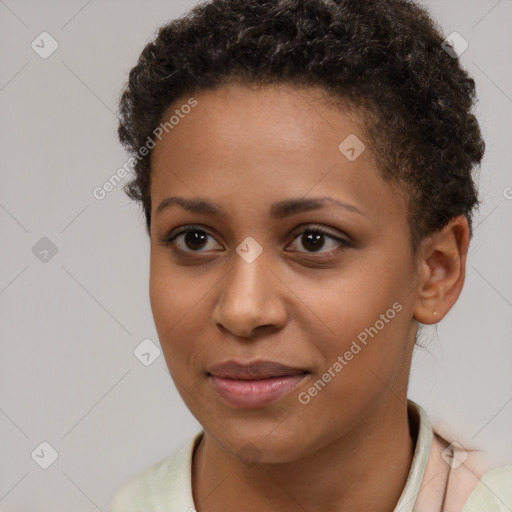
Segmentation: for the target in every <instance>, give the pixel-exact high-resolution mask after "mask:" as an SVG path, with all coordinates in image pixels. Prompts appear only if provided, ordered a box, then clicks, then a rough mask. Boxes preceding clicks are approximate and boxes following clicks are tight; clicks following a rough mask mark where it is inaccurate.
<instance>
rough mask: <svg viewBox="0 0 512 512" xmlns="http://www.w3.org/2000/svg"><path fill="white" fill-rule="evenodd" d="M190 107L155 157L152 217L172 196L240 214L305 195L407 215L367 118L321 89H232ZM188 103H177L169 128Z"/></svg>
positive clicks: (202, 96)
mask: <svg viewBox="0 0 512 512" xmlns="http://www.w3.org/2000/svg"><path fill="white" fill-rule="evenodd" d="M193 98H194V100H195V101H196V102H197V104H196V106H195V107H194V108H193V109H191V110H190V111H189V109H185V110H186V111H188V113H187V114H184V113H183V112H181V115H180V116H179V122H178V123H177V124H176V125H175V126H174V127H173V129H172V130H169V132H168V133H164V134H163V137H162V140H161V141H159V142H158V143H157V145H156V147H155V148H154V150H153V153H152V155H151V174H152V177H151V198H152V205H153V212H152V213H153V214H154V213H156V209H157V208H158V206H159V204H160V203H161V202H162V201H163V200H165V198H166V197H167V196H170V195H182V196H183V195H185V196H187V197H190V198H193V197H196V198H197V197H202V198H204V197H215V198H216V199H217V201H215V202H221V203H222V202H224V203H229V204H231V205H235V204H237V209H238V210H240V205H242V204H243V205H244V206H245V208H246V209H251V208H258V207H265V208H267V207H268V205H269V204H270V203H275V202H278V201H279V200H282V199H285V198H292V197H307V196H311V197H317V196H334V197H335V199H338V200H339V201H345V202H348V199H349V198H350V199H351V202H352V203H354V202H356V203H359V204H361V205H364V206H365V207H366V208H369V209H370V210H372V209H373V210H375V213H378V211H379V208H381V209H382V208H384V209H386V208H387V209H389V201H390V200H392V202H394V206H396V207H397V208H400V207H401V206H403V205H400V204H398V203H399V201H397V200H398V199H399V198H398V195H397V191H396V190H395V189H394V188H393V187H392V186H391V185H390V184H389V183H387V182H385V181H384V180H383V179H382V177H381V176H380V173H379V171H378V168H377V163H376V161H375V159H374V155H373V153H372V151H371V147H370V146H369V144H368V141H367V139H366V134H365V126H364V123H363V121H362V117H361V116H358V113H357V111H356V110H354V109H350V110H345V109H343V108H340V104H339V102H338V101H336V99H334V98H331V97H329V95H327V94H326V93H325V92H324V91H323V90H320V89H315V88H310V89H305V88H303V89H297V88H293V87H291V86H287V85H273V86H243V85H235V84H231V85H227V86H222V87H220V88H218V89H215V90H213V91H199V92H196V93H194V95H193ZM189 100H190V97H189V96H183V97H182V98H180V99H179V100H177V101H175V102H174V104H173V105H172V106H171V107H170V108H169V109H168V110H167V112H166V113H165V114H164V116H163V120H164V121H165V120H166V119H167V118H170V117H171V116H172V115H173V114H176V115H179V114H180V106H182V105H185V104H187V103H190V102H189ZM347 150H348V153H347ZM354 156H355V158H354ZM227 209H228V210H229V208H227ZM267 209H268V208H267ZM240 211H241V210H240ZM401 213H402V214H403V211H402V212H401Z"/></svg>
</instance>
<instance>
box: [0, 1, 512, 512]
mask: <svg viewBox="0 0 512 512" xmlns="http://www.w3.org/2000/svg"><path fill="white" fill-rule="evenodd" d="M424 3H425V5H426V6H427V7H428V8H430V10H431V12H432V14H433V15H434V17H435V18H436V19H437V21H438V22H439V23H440V25H441V26H442V28H443V31H444V33H445V35H448V34H449V33H451V32H453V31H457V32H458V33H459V34H461V35H462V36H463V37H464V39H465V40H466V41H467V42H468V43H469V47H468V49H467V50H466V51H465V52H464V53H463V54H462V55H461V57H460V58H461V61H462V63H463V65H464V66H465V67H466V69H468V71H469V72H470V74H471V75H472V76H473V77H474V78H475V80H476V82H477V92H478V96H479V103H478V108H477V115H478V117H479V119H480V122H481V126H482V129H483V131H484V135H485V139H486V142H487V154H486V157H485V162H484V164H483V166H482V169H481V171H480V172H479V174H478V175H479V187H480V191H481V197H482V199H483V205H482V207H481V209H480V212H479V213H478V214H477V216H476V219H475V227H476V230H475V237H474V239H473V241H472V245H471V248H470V254H469V258H468V266H467V278H466V284H465V288H464V290H463V293H462V295H461V297H460V299H459V301H458V302H457V304H456V306H455V307H454V308H453V309H452V311H451V312H450V313H449V314H448V316H447V317H446V318H445V319H444V320H443V321H442V322H441V323H440V324H439V326H438V328H437V329H434V328H427V329H425V330H424V336H423V338H422V343H423V344H425V345H426V348H419V349H416V353H415V356H414V361H413V369H412V376H411V383H410V394H409V395H410V397H411V398H412V399H414V400H416V401H417V402H418V403H420V404H421V405H422V406H423V407H425V409H426V410H427V412H428V413H429V415H430V417H431V419H432V422H433V423H434V424H436V422H437V424H438V425H439V428H444V429H445V431H447V432H449V433H450V434H452V438H453V439H457V440H459V441H460V442H464V443H467V444H470V445H474V446H476V447H479V448H481V449H484V450H486V451H487V452H488V453H489V454H491V455H492V456H493V457H495V458H496V459H497V460H498V461H499V462H500V463H510V462H511V461H512V436H511V435H510V432H511V426H512V371H511V362H512V270H511V265H510V261H511V258H510V254H511V251H512V229H511V219H512V199H511V197H512V188H510V187H512V173H511V170H510V169H511V168H510V149H511V136H512V130H511V127H510V118H511V115H512V70H511V65H510V63H511V60H510V54H511V53H512V32H511V31H510V22H511V21H512V2H511V1H510V0H500V1H496V0H461V1H453V0H452V1H447V0H429V1H425V2H424ZM193 5H195V2H194V1H189V0H172V1H170V0H166V1H164V0H149V1H148V0H145V1H142V0H138V1H135V0H125V1H121V0H101V1H100V0H89V1H86V0H68V1H66V2H65V1H59V2H57V1H48V0H45V1H41V0H39V1H35V0H32V1H28V0H26V1H24V0H0V41H1V45H0V51H1V66H0V116H1V132H0V141H1V142H0V143H1V157H0V158H1V187H0V227H1V233H2V244H1V253H0V254H1V261H0V264H1V265H0V314H1V357H0V509H1V510H5V511H14V512H35V511H38V512H40V511H69V510H74V511H83V512H89V511H90V512H93V511H96V510H102V511H106V510H107V508H108V506H109V504H110V502H111V499H112V496H113V494H114V493H115V491H116V490H117V489H118V488H119V487H120V486H121V485H122V484H123V483H124V482H125V481H126V480H127V479H128V478H130V477H132V476H134V475H135V474H137V473H139V472H141V471H143V470H144V469H146V468H147V467H149V466H151V465H153V464H154V463H156V462H158V461H159V460H161V459H163V458H164V457H167V456H169V455H172V454H173V453H174V452H175V451H176V450H177V449H178V448H179V447H180V446H181V445H182V444H183V443H184V442H186V440H188V439H189V438H190V437H191V436H192V435H193V434H195V433H196V432H197V431H198V430H199V428H200V426H199V424H198V423H197V422H196V421H195V419H194V418H193V417H192V416H191V414H190V413H189V412H188V410H187V409H186V407H185V406H184V405H183V403H182V401H181V399H180V397H179V396H178V394H177V392H176V390H175V388H174V385H173V383H172V380H171V378H170V376H169V374H168V372H167V369H166V365H165V361H164V359H163V356H162V355H160V356H159V357H157V358H156V359H155V360H154V361H153V362H152V364H150V365H148V366H145V365H144V364H143V363H142V362H141V361H140V360H139V359H138V358H137V357H136V356H135V354H134V350H135V349H136V348H137V347H138V346H139V345H140V344H141V342H143V340H147V339H149V340H151V342H152V343H153V344H154V345H155V346H157V347H158V345H159V343H158V338H157V335H156V330H155V327H154V324H153V319H152V316H151V310H150V305H149V298H148V276H149V243H148V238H147V235H146V233H145V231H144V221H143V217H142V215H141V212H140V210H139V209H138V207H137V206H136V205H135V204H133V203H132V202H130V200H129V199H128V198H127V197H126V196H125V195H124V193H123V191H122V186H121V185H120V186H118V187H116V188H115V189H114V190H113V191H111V192H110V193H109V194H107V196H106V197H105V199H103V200H97V199H95V197H94V196H93V190H94V189H95V188H96V187H98V186H101V185H102V184H103V183H104V182H105V181H106V180H107V179H108V178H109V177H110V176H112V174H114V173H115V172H116V171H117V170H118V169H119V168H120V167H121V166H122V165H123V164H124V163H125V162H126V160H127V155H126V154H125V153H124V151H123V148H122V147H121V146H120V144H119V143H118V141H117V135H116V129H117V118H116V110H117V101H118V97H119V93H120V91H121V88H122V86H123V84H124V82H125V80H126V78H127V73H128V72H129V70H130V69H131V67H132V66H134V65H135V63H136V60H137V58H138V56H139V54H140V52H141V50H142V49H143V47H144V45H145V44H146V43H147V42H148V41H149V40H150V39H151V38H152V37H153V35H154V33H155V31H156V29H157V28H158V27H159V26H160V25H162V24H163V23H165V22H166V21H168V20H170V19H171V18H174V17H177V16H178V15H180V14H182V13H183V12H185V11H186V10H188V9H189V8H191V7H192V6H193ZM42 32H48V34H50V36H51V38H53V40H55V41H56V42H57V44H58V48H57V50H56V51H55V52H54V53H53V54H52V55H50V56H49V57H48V58H46V59H44V58H42V57H41V56H40V53H41V52H42V51H43V46H44V51H49V50H50V49H51V44H55V43H53V42H52V40H51V39H49V38H48V36H46V35H45V36H40V34H41V33H42ZM42 37H44V38H46V39H44V41H45V43H41V42H40V41H41V38H42ZM33 41H35V45H37V44H39V47H37V46H36V48H38V51H36V50H35V49H34V48H33V46H32V42H33ZM38 41H39V43H38ZM38 52H39V53H38ZM145 343H146V344H148V343H150V342H147V341H146V342H145ZM147 346H149V347H151V346H152V345H151V344H149V345H147ZM152 350H154V349H152ZM153 357H154V356H153ZM146 359H147V356H146ZM41 443H48V444H41ZM55 456H57V458H56V460H54V461H53V463H51V462H52V459H54V458H55ZM49 463H51V465H49V467H48V468H47V469H44V468H43V467H41V466H44V465H45V464H49Z"/></svg>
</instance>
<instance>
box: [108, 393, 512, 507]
mask: <svg viewBox="0 0 512 512" xmlns="http://www.w3.org/2000/svg"><path fill="white" fill-rule="evenodd" d="M407 412H408V416H409V424H410V427H411V432H413V433H414V434H413V437H416V436H417V439H416V445H415V449H414V455H413V460H412V464H411V468H410V470H409V475H408V477H407V481H406V483H405V487H404V489H403V491H402V494H401V496H400V499H399V500H398V503H397V505H396V507H395V509H394V511H393V512H512V465H510V466H502V467H498V468H494V469H491V470H488V467H486V464H485V461H484V459H483V458H482V457H481V455H480V452H474V451H470V452H468V451H466V450H465V449H464V448H463V447H462V446H460V445H459V444H457V443H449V442H448V441H446V440H445V439H444V438H443V437H441V436H440V435H439V434H438V433H436V432H434V430H433V429H432V426H431V424H430V421H429V418H428V416H427V414H426V412H425V411H424V409H423V408H422V407H420V406H419V405H418V404H416V403H415V402H413V401H412V400H408V402H407ZM203 433H204V431H201V432H199V433H198V434H197V435H195V436H194V437H193V438H192V439H190V441H189V442H188V443H187V444H186V445H185V446H184V447H183V448H182V449H181V450H180V451H179V452H178V453H177V454H176V455H174V456H172V457H167V458H165V459H163V460H161V461H160V462H158V463H157V464H155V465H154V466H151V467H150V468H148V469H146V470H145V471H144V472H142V473H140V474H138V475H137V476H135V477H133V478H132V479H130V480H128V481H127V482H126V483H125V484H124V485H123V486H122V487H121V488H120V489H119V490H118V491H117V493H116V494H115V496H114V499H113V501H112V503H111V506H110V509H109V512H195V511H196V509H195V504H194V500H193V495H192V457H193V453H194V449H195V447H196V446H197V444H198V443H199V441H200V440H201V437H202V436H203Z"/></svg>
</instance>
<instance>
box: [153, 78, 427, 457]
mask: <svg viewBox="0 0 512 512" xmlns="http://www.w3.org/2000/svg"><path fill="white" fill-rule="evenodd" d="M194 99H195V101H194V100H190V98H189V97H188V96H187V97H183V98H182V99H181V100H179V101H177V102H175V104H174V105H173V106H172V108H171V109H169V111H168V115H167V113H166V116H164V117H165V120H168V119H169V118H170V117H171V116H172V115H173V114H174V115H176V116H177V117H176V118H175V119H174V121H173V128H172V130H171V129H169V125H168V126H167V132H166V131H165V130H164V131H163V137H162V139H161V141H160V142H158V143H157V145H156V147H155V149H154V150H153V154H152V157H151V169H152V171H151V172H152V174H151V201H152V223H151V271H150V300H151V307H152V311H153V315H154V319H155V324H156V329H157V332H158V335H159V338H160V343H161V346H162V349H163V352H164V355H165V359H166V362H167V365H168V368H169V371H170V373H171V375H172V377H173V379H174V381H175V383H176V386H177V389H178V391H179V392H180V394H181V396H182V398H183V400H184V401H185V403H186V405H187V406H188V408H189V409H190V410H191V412H192V413H193V415H194V416H195V417H196V418H197V420H198V421H199V422H200V423H201V424H202V426H203V427H204V429H205V431H206V433H207V436H211V437H212V438H214V439H215V440H216V441H217V443H218V445H220V446H221V447H223V448H224V449H225V450H227V452H229V453H231V454H234V455H237V456H238V457H240V458H244V459H246V460H248V459H253V460H260V461H262V462H265V461H266V462H277V461H283V462H284V461H291V460H296V459H297V458H299V457H301V456H305V455H307V454H309V453H312V452H313V451H314V450H319V449H322V448H323V447H325V446H327V445H328V444H329V443H331V442H334V441H336V440H337V439H340V437H342V436H347V438H348V436H350V435H352V434H354V433H357V432H358V431H359V432H361V431H364V429H365V428H370V426H371V424H372V422H373V424H374V425H375V422H377V421H378V422H382V421H385V419H386V418H388V419H389V418H391V416H392V415H393V414H396V411H399V410H400V411H403V409H404V403H405V397H406V388H407V380H408V374H409V366H410V359H411V354H412V347H413V344H414V339H415V334H416V328H417V324H416V322H415V321H414V320H413V312H412V311H413V306H414V301H415V300H416V296H415V284H416V278H417V264H416V263H415V259H414V257H413V255H412V252H411V248H410V241H409V236H410V235H409V227H408V223H407V211H406V203H405V200H404V198H403V195H401V193H400V192H399V191H398V190H397V189H396V188H394V187H393V186H392V185H390V184H389V183H388V182H386V181H384V180H383V179H382V178H381V176H380V174H379V172H378V170H377V168H376V164H375V162H374V159H373V153H372V148H371V147H370V146H369V145H368V143H367V141H366V137H365V133H364V131H363V126H362V124H361V122H360V121H359V119H358V118H357V117H356V116H355V115H352V116H349V115H348V114H347V113H346V112H343V111H341V110H338V109H337V108H336V107H334V106H333V105H332V104H329V102H328V101H326V100H325V98H324V99H323V100H322V98H321V97H320V91H319V90H317V89H307V90H298V89H294V88H291V87H289V86H285V85H282V86H272V87H269V86H266V87H263V88H256V87H245V86H239V85H229V86H223V87H221V88H219V89H217V90H215V91H209V92H204V91H203V92H198V93H197V94H195V95H194ZM189 100H190V101H189ZM195 102H197V103H195ZM186 104H187V105H195V106H193V107H191V108H188V107H185V108H182V107H183V105H186ZM176 110H178V112H175V111H176ZM176 119H179V121H178V122H176ZM347 137H348V139H347ZM355 137H357V139H356V138H355ZM346 139H347V140H346ZM345 140H346V142H344V144H342V145H341V147H340V144H341V143H342V142H343V141H345ZM358 140H359V142H358ZM361 142H362V143H364V144H366V148H365V149H364V150H363V151H362V152H361V150H362V148H363V147H362V146H361ZM171 197H174V198H180V199H179V200H177V201H174V200H168V198H171ZM326 198H329V199H326ZM313 200H314V201H313ZM322 201H323V202H322ZM206 203H209V204H210V205H209V204H206ZM314 203H316V204H314ZM187 205H188V207H187ZM192 227H193V228H192ZM185 228H192V232H191V233H188V234H187V233H186V232H185V233H184V232H183V230H184V229H185ZM315 229H321V230H322V232H321V233H318V232H315V231H314V230H315ZM178 232H180V233H181V234H178ZM166 238H171V239H173V242H171V243H170V244H167V245H165V244H164V243H163V242H162V240H165V239H166ZM224 363H226V364H224ZM361 429H363V430H361Z"/></svg>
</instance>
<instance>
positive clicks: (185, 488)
mask: <svg viewBox="0 0 512 512" xmlns="http://www.w3.org/2000/svg"><path fill="white" fill-rule="evenodd" d="M201 436H202V432H200V433H199V434H197V435H196V436H194V437H193V438H192V439H190V440H189V441H188V442H187V444H186V445H185V446H183V447H182V448H181V449H180V450H179V451H178V452H177V453H176V454H175V455H173V456H170V457H166V458H165V459H163V460H161V461H160V462H158V463H156V464H154V465H153V466H151V467H150V468H148V469H146V470H145V471H143V472H141V473H139V474H138V475H136V476H134V477H133V478H131V479H130V480H128V481H127V482H125V483H124V485H123V486H122V487H121V488H120V489H119V490H118V491H117V492H116V493H115V495H114V498H113V499H112V502H111V504H110V508H109V509H108V512H141V511H144V512H157V511H158V512H160V511H164V510H165V512H173V511H174V510H180V511H181V512H186V511H187V509H189V508H190V509H191V510H193V506H194V504H193V500H192V489H191V487H192V482H191V474H192V472H191V468H192V455H193V452H194V448H195V446H196V444H197V443H198V442H199V440H200V438H201Z"/></svg>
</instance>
